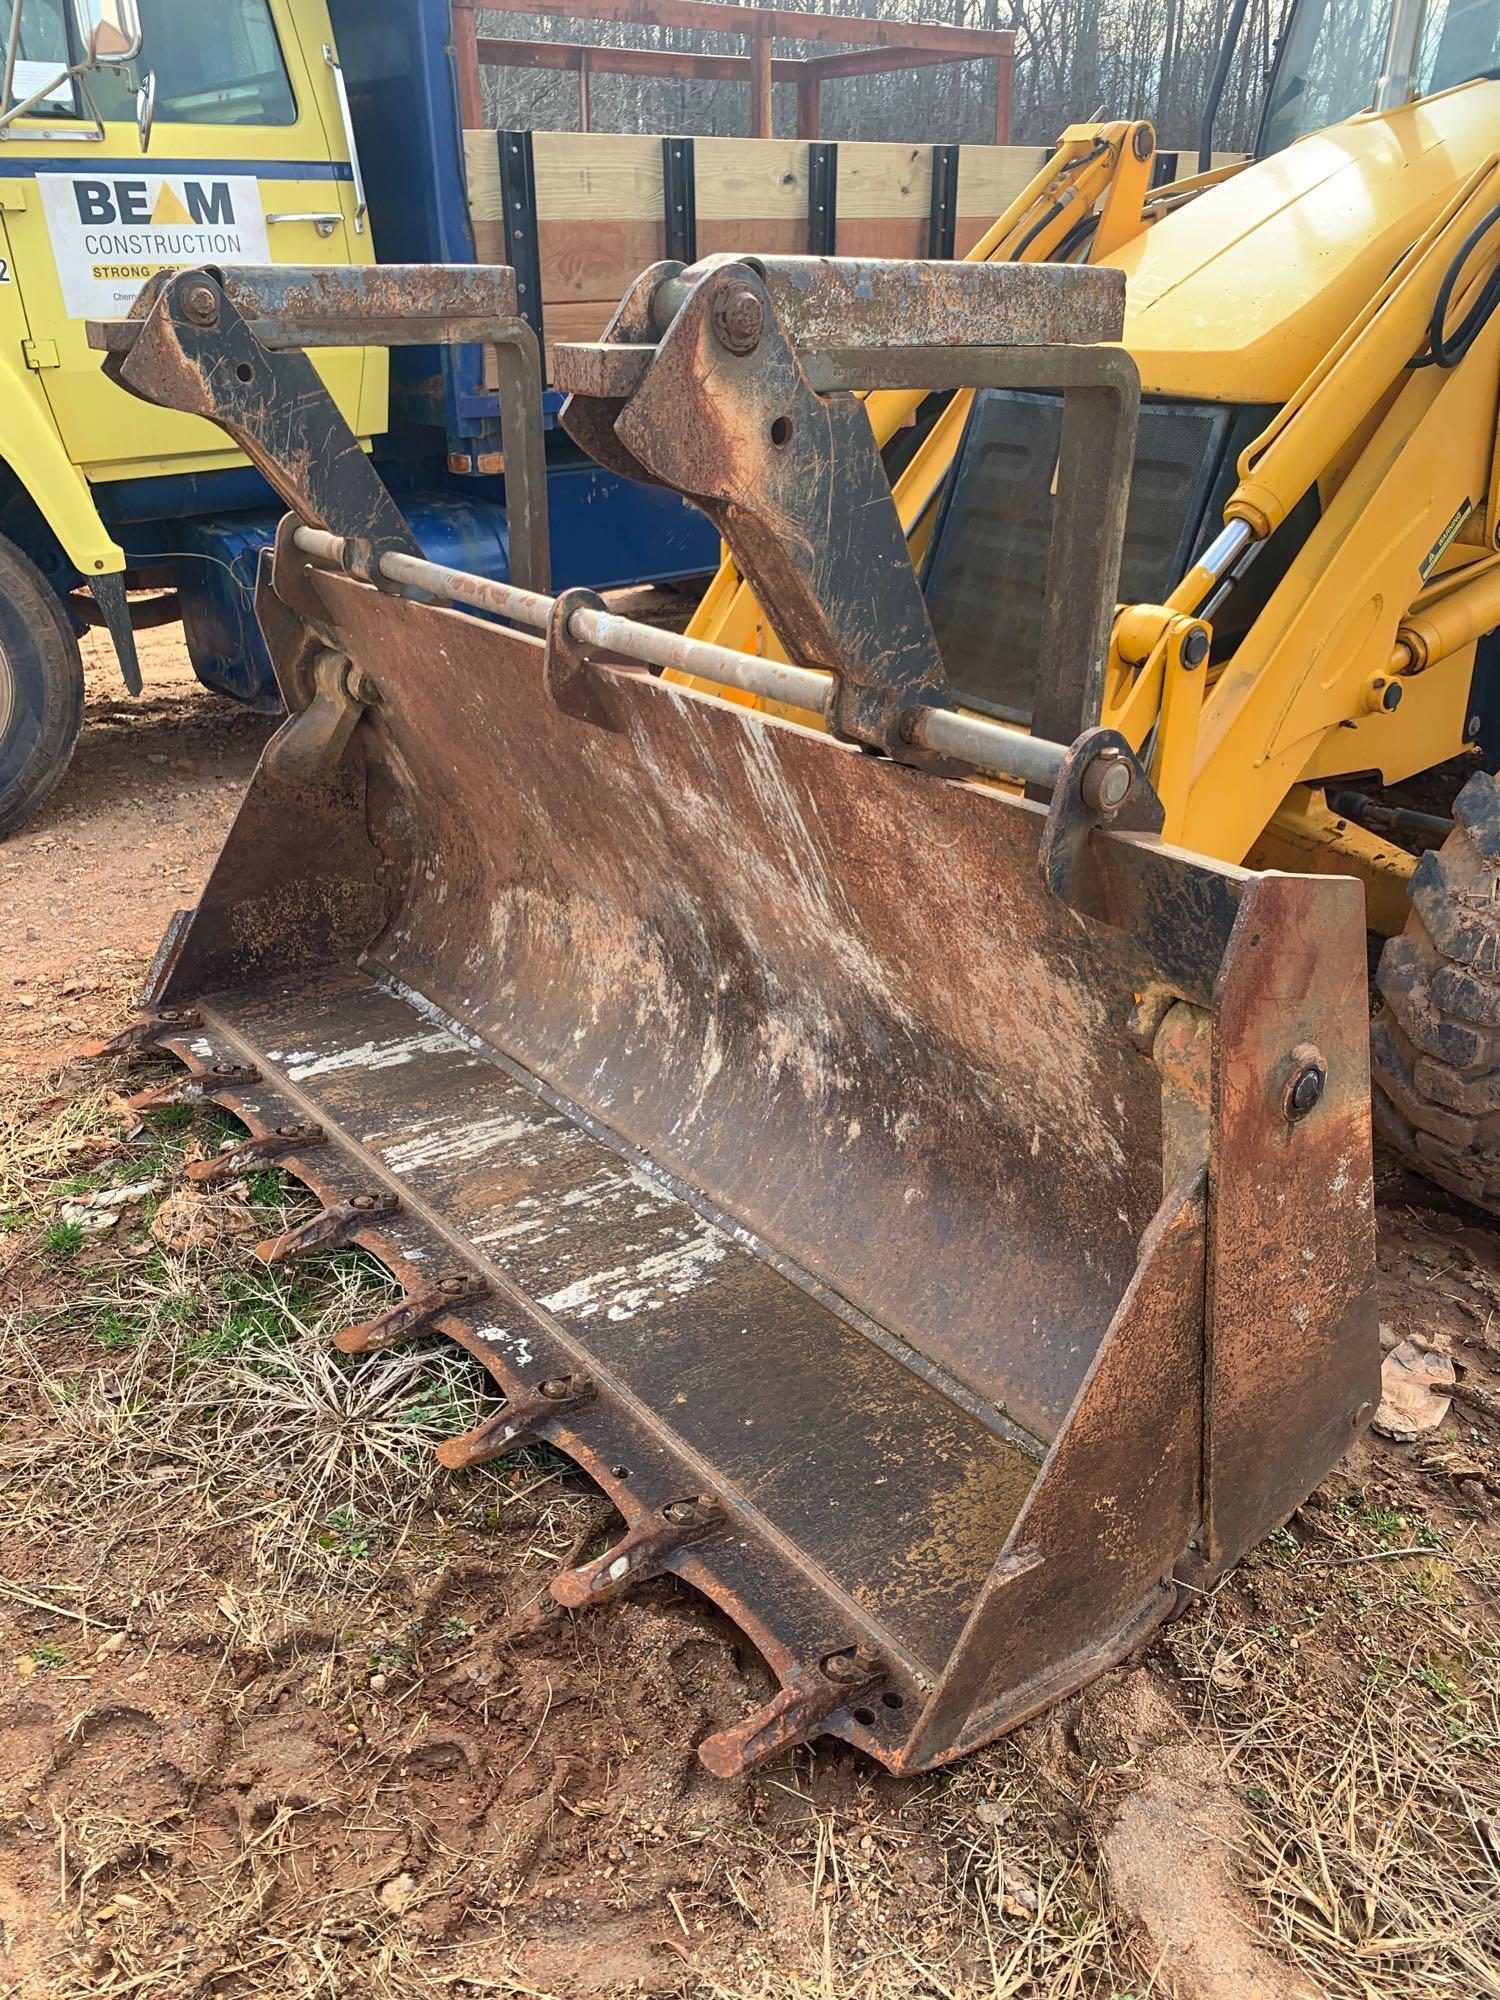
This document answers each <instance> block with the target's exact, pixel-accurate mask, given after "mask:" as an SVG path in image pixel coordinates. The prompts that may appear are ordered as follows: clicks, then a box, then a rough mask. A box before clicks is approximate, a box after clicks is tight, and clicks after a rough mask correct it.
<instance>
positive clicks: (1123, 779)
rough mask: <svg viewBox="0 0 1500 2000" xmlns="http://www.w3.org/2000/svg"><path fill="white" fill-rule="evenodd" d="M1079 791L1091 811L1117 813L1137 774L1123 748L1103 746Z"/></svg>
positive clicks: (1086, 773) (1087, 770) (1090, 766)
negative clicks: (1104, 747)
mask: <svg viewBox="0 0 1500 2000" xmlns="http://www.w3.org/2000/svg"><path fill="white" fill-rule="evenodd" d="M1078 789H1079V793H1080V795H1081V797H1082V799H1083V803H1084V804H1085V805H1086V806H1087V807H1088V809H1089V811H1090V812H1097V813H1117V812H1118V811H1119V810H1120V808H1121V806H1123V805H1124V803H1125V801H1126V800H1127V799H1128V798H1129V797H1130V794H1131V793H1132V791H1134V789H1135V774H1134V773H1133V772H1132V770H1131V768H1130V763H1129V760H1128V759H1127V758H1126V756H1125V754H1124V752H1123V751H1120V750H1116V749H1114V748H1113V747H1110V748H1106V749H1103V750H1101V751H1100V752H1099V753H1098V755H1097V756H1096V757H1094V759H1093V760H1092V762H1091V763H1089V764H1088V765H1087V766H1086V768H1085V770H1084V773H1083V777H1082V778H1081V780H1080V781H1079V787H1078Z"/></svg>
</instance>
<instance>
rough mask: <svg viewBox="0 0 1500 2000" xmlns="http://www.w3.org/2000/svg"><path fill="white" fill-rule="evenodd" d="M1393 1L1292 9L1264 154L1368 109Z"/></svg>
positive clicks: (1327, 0)
mask: <svg viewBox="0 0 1500 2000" xmlns="http://www.w3.org/2000/svg"><path fill="white" fill-rule="evenodd" d="M1390 25H1391V0H1351V4H1348V5H1345V6H1340V5H1338V4H1336V0H1308V4H1305V5H1303V6H1300V7H1297V8H1295V9H1294V10H1293V13H1292V22H1291V26H1290V27H1289V28H1288V30H1287V37H1286V42H1285V45H1284V46H1283V48H1282V51H1281V54H1280V56H1279V58H1278V60H1277V64H1276V72H1275V76H1274V78H1273V80H1272V84H1271V96H1270V101H1269V103H1268V104H1267V106H1266V114H1265V120H1264V123H1263V124H1262V126H1261V133H1260V144H1259V145H1258V146H1257V148H1256V151H1257V152H1258V153H1260V154H1262V155H1264V154H1266V153H1278V152H1280V150H1281V148H1282V147H1283V146H1290V145H1291V144H1292V142H1293V140H1295V139H1301V138H1303V137H1305V136H1306V134H1307V133H1309V132H1318V131H1321V130H1322V128H1323V127H1324V126H1325V125H1336V124H1337V123H1338V121H1339V120H1340V119H1341V118H1349V117H1352V116H1353V114H1354V113H1355V112H1356V111H1364V110H1366V109H1367V108H1368V107H1369V105H1370V103H1371V101H1372V99H1373V98H1374V95H1375V86H1376V84H1377V83H1378V82H1379V81H1380V69H1381V64H1382V62H1383V61H1384V58H1385V43H1386V35H1387V33H1388V32H1389V29H1390Z"/></svg>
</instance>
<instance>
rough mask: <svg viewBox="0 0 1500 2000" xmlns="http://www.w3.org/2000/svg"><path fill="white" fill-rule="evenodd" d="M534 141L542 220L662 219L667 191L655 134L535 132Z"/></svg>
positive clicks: (538, 216)
mask: <svg viewBox="0 0 1500 2000" xmlns="http://www.w3.org/2000/svg"><path fill="white" fill-rule="evenodd" d="M531 145H532V153H533V157H534V160H535V163H536V165H535V171H536V212H537V219H538V220H539V221H540V222H542V223H546V222H548V221H550V220H553V219H558V220H561V219H563V218H566V219H567V220H569V221H572V222H581V221H593V220H597V221H604V222H655V221H658V220H659V219H660V217H661V214H662V205H663V202H664V200H665V192H664V189H663V186H662V160H661V140H660V138H659V137H657V136H655V135H654V134H650V133H637V132H582V133H580V132H537V133H534V134H533V135H532V141H531Z"/></svg>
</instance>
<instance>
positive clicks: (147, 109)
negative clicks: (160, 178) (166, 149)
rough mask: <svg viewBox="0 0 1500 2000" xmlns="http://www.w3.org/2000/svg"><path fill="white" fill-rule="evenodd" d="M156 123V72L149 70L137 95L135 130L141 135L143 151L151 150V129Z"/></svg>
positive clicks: (142, 79)
mask: <svg viewBox="0 0 1500 2000" xmlns="http://www.w3.org/2000/svg"><path fill="white" fill-rule="evenodd" d="M155 122H156V71H155V70H154V69H148V70H147V71H146V74H145V75H144V76H143V77H142V78H141V82H140V88H139V89H138V90H137V91H136V93H135V129H136V131H137V132H138V133H139V134H140V138H141V151H142V152H143V153H149V152H150V150H151V127H152V126H153V125H154V124H155Z"/></svg>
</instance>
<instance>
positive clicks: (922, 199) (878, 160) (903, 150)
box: [839, 139, 932, 254]
mask: <svg viewBox="0 0 1500 2000" xmlns="http://www.w3.org/2000/svg"><path fill="white" fill-rule="evenodd" d="M931 202H932V148H931V147H930V146H907V145H899V144H894V145H893V144H891V143H889V142H887V141H881V140H862V139H851V140H847V141H842V142H841V143H840V145H839V222H840V224H842V223H843V222H844V221H845V220H848V221H850V222H858V221H865V220H878V221H890V220H893V219H895V218H897V217H900V218H902V219H905V218H906V217H908V216H910V217H913V218H915V219H917V220H920V222H921V223H922V226H923V230H924V232H925V229H926V225H927V214H928V209H929V207H930V206H931ZM924 240H925V236H924ZM839 247H840V249H841V250H842V248H843V235H842V230H841V231H840V238H839ZM862 254H869V253H862Z"/></svg>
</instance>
